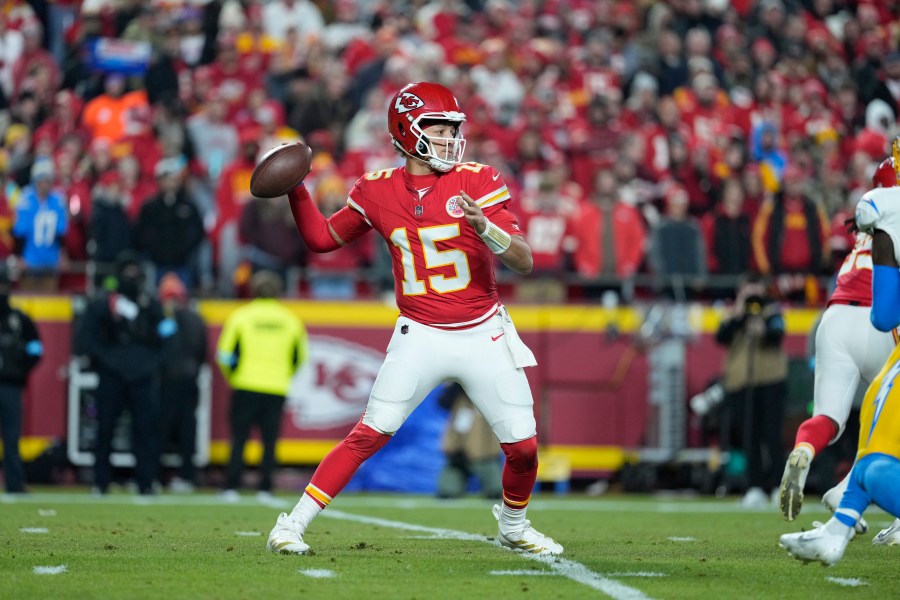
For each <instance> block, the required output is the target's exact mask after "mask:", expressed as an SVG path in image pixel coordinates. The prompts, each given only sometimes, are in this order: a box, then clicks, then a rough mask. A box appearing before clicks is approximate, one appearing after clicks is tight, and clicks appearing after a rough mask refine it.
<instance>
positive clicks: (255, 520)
mask: <svg viewBox="0 0 900 600" xmlns="http://www.w3.org/2000/svg"><path fill="white" fill-rule="evenodd" d="M279 499H281V500H284V504H285V506H286V507H290V506H292V505H293V503H294V501H295V499H296V498H295V497H294V496H289V495H282V496H280V498H279ZM490 506H491V503H489V502H488V501H485V500H480V499H475V498H471V499H465V500H459V501H438V500H433V499H431V498H427V497H418V496H390V495H377V496H374V495H355V494H346V495H344V496H340V497H339V498H338V499H337V500H336V501H335V502H334V503H333V504H332V506H331V507H330V508H329V509H328V510H326V511H325V512H324V513H323V514H322V515H321V516H320V517H319V519H318V520H316V522H315V523H314V524H313V525H312V527H311V528H310V531H309V532H308V534H307V536H306V539H307V542H308V543H309V544H310V545H311V546H312V549H313V553H312V554H310V555H307V556H280V555H274V554H270V553H268V552H267V551H266V550H265V540H266V536H267V535H268V532H269V530H270V529H271V527H272V525H273V523H274V521H275V517H276V516H277V514H278V512H279V511H280V509H279V508H277V507H272V506H264V505H261V504H260V503H259V502H258V501H257V500H256V499H255V497H253V496H247V497H245V498H243V499H242V501H241V502H240V503H236V504H225V503H223V502H222V501H221V500H219V499H218V498H217V497H216V496H214V495H212V494H196V495H191V496H173V495H164V496H161V497H158V498H155V499H152V500H150V501H149V502H141V499H139V498H136V497H134V496H131V495H126V494H121V495H119V494H113V495H111V496H108V497H106V498H103V499H94V498H91V497H90V495H89V494H88V493H87V492H86V491H81V490H76V491H73V490H66V491H64V492H57V491H52V490H47V491H39V492H36V493H33V494H31V495H30V496H27V497H24V498H16V499H15V500H11V499H9V498H5V499H4V501H3V502H2V503H0V514H2V519H0V544H2V551H0V598H4V599H14V598H15V599H18V598H22V599H29V600H30V599H38V598H53V599H56V598H77V599H79V600H86V599H88V598H167V599H175V598H262V597H269V598H314V599H317V598H328V599H333V598H353V599H356V598H363V599H366V598H379V599H381V598H384V599H391V600H392V599H395V598H398V599H414V598H417V599H422V600H425V599H431V598H466V599H478V598H503V597H519V598H561V599H569V598H616V599H625V598H628V599H640V598H659V599H677V598H702V599H717V598H779V599H781V598H803V599H809V598H814V599H816V600H825V599H828V598H841V599H842V600H844V599H846V598H893V597H896V596H895V595H894V594H895V593H897V583H898V573H900V569H898V561H900V548H896V547H875V546H872V545H871V543H870V542H871V538H872V535H873V534H874V532H876V531H877V530H878V529H879V528H881V527H882V526H886V525H887V524H888V523H889V521H890V519H889V518H888V516H887V515H886V514H885V513H883V512H880V511H876V510H871V511H870V513H867V515H866V516H867V517H869V519H870V526H871V529H872V531H870V532H869V533H868V534H867V535H865V536H862V537H861V538H860V539H857V540H855V541H854V542H852V543H851V544H850V547H849V548H848V549H847V553H846V554H845V557H844V560H843V561H841V563H839V564H838V565H836V566H834V567H831V568H824V567H822V566H820V565H818V564H810V565H804V564H802V563H800V562H798V561H795V560H793V559H791V558H790V557H789V556H788V555H787V553H786V552H785V551H784V550H782V549H781V548H779V547H778V544H777V540H778V536H779V534H781V533H785V532H788V531H796V530H799V529H800V528H801V527H807V528H808V527H809V526H810V524H811V523H812V521H813V520H815V519H819V520H825V517H826V515H825V513H824V510H823V509H822V508H820V507H819V506H818V505H817V504H815V503H813V502H810V503H808V505H807V506H806V507H805V508H804V514H803V515H801V517H800V518H799V519H798V520H797V521H796V522H794V523H785V522H784V521H783V520H782V519H781V516H780V515H779V514H777V512H776V510H775V509H774V508H773V509H771V510H769V511H766V512H749V511H745V510H740V509H738V507H737V504H736V500H735V499H734V498H728V499H721V500H715V499H702V500H682V499H677V498H676V499H671V498H668V499H666V498H650V497H639V496H607V497H602V498H586V497H581V496H577V495H572V496H568V497H556V496H552V495H542V496H539V497H536V499H535V500H534V502H533V504H532V507H531V509H530V510H529V517H530V518H531V519H532V521H533V522H534V524H535V526H536V527H537V528H538V529H540V530H542V531H544V532H546V533H548V534H550V535H552V536H553V537H554V538H555V539H556V540H558V541H559V542H561V543H562V544H563V545H564V546H565V548H566V552H565V554H564V555H563V558H562V560H558V559H536V558H533V557H526V556H522V555H518V554H515V553H512V552H510V551H507V550H505V549H502V548H500V547H499V546H497V545H495V544H494V542H493V540H492V538H493V536H494V535H495V533H496V525H495V522H494V521H493V518H492V517H491V514H490ZM62 566H65V572H64V573H59V574H38V573H37V572H36V567H55V568H57V570H59V568H60V567H62Z"/></svg>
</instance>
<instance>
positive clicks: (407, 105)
mask: <svg viewBox="0 0 900 600" xmlns="http://www.w3.org/2000/svg"><path fill="white" fill-rule="evenodd" d="M422 106H425V102H424V101H423V100H422V99H421V98H419V97H418V96H416V95H415V94H410V93H409V92H403V93H402V94H399V95H398V96H397V101H396V102H394V108H395V109H396V110H397V112H398V113H400V114H401V115H402V114H403V113H407V112H409V111H411V110H416V109H417V108H421V107H422Z"/></svg>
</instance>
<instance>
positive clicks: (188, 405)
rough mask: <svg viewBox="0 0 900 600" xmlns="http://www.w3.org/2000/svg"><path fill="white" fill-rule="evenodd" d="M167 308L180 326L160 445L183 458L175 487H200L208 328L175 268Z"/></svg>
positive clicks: (167, 367) (165, 390)
mask: <svg viewBox="0 0 900 600" xmlns="http://www.w3.org/2000/svg"><path fill="white" fill-rule="evenodd" d="M159 301H160V303H162V307H163V314H165V315H166V317H167V318H170V319H174V320H175V322H176V323H177V324H178V329H177V330H176V332H175V334H174V335H173V336H172V339H171V341H170V342H169V344H170V345H169V351H168V352H167V353H166V357H165V358H164V359H163V361H162V368H161V371H160V378H159V379H160V381H159V383H160V388H159V391H160V395H159V398H160V407H159V409H160V410H159V421H160V435H161V444H160V449H161V451H162V452H163V453H166V452H167V451H168V450H169V449H172V450H174V451H175V453H176V454H177V455H178V457H179V459H180V464H179V466H178V471H177V473H178V474H177V475H176V476H174V477H172V479H171V480H170V481H169V489H170V490H171V491H173V492H176V493H178V492H181V493H186V492H191V491H193V489H194V485H195V484H196V481H195V473H196V469H195V465H194V452H195V451H196V445H197V406H198V404H199V401H200V387H199V383H198V382H199V377H200V371H201V369H202V368H203V367H204V365H206V364H207V362H208V353H207V328H206V323H204V321H203V318H202V317H201V316H200V314H199V313H198V312H197V311H196V310H194V309H193V308H192V307H191V306H190V305H189V296H188V292H187V289H186V288H185V287H184V284H183V283H182V282H181V280H180V279H179V278H178V275H176V274H175V273H168V274H166V275H165V276H164V277H163V278H162V279H161V280H160V282H159Z"/></svg>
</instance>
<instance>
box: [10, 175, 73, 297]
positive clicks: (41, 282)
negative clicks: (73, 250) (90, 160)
mask: <svg viewBox="0 0 900 600" xmlns="http://www.w3.org/2000/svg"><path fill="white" fill-rule="evenodd" d="M67 229H68V218H67V211H66V202H65V199H64V198H63V197H62V195H61V194H59V192H58V191H56V190H54V188H53V163H52V162H51V161H50V160H46V159H44V160H39V161H36V162H35V163H34V165H33V166H32V167H31V184H30V185H29V186H27V187H26V188H25V189H24V190H23V192H22V197H21V200H20V201H19V204H18V206H17V207H16V223H15V225H14V226H13V236H15V237H16V238H19V239H20V240H21V241H22V243H23V244H24V247H23V250H22V261H23V262H24V263H25V274H24V276H23V277H22V282H21V289H23V290H28V291H34V292H44V293H52V292H55V291H56V289H57V287H58V285H59V267H60V246H61V243H62V239H63V236H65V234H66V230H67Z"/></svg>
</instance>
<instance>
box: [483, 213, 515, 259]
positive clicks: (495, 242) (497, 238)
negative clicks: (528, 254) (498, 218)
mask: <svg viewBox="0 0 900 600" xmlns="http://www.w3.org/2000/svg"><path fill="white" fill-rule="evenodd" d="M484 220H485V222H486V223H487V227H485V229H484V233H479V234H478V237H480V238H481V239H483V240H484V243H485V244H487V247H488V248H490V249H491V252H493V253H494V254H503V253H504V252H506V251H507V250H509V246H510V244H512V236H511V235H509V234H508V233H506V232H505V231H503V230H502V229H500V228H499V227H497V226H496V225H494V224H493V223H491V221H490V219H488V218H486V217H485V219H484Z"/></svg>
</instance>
